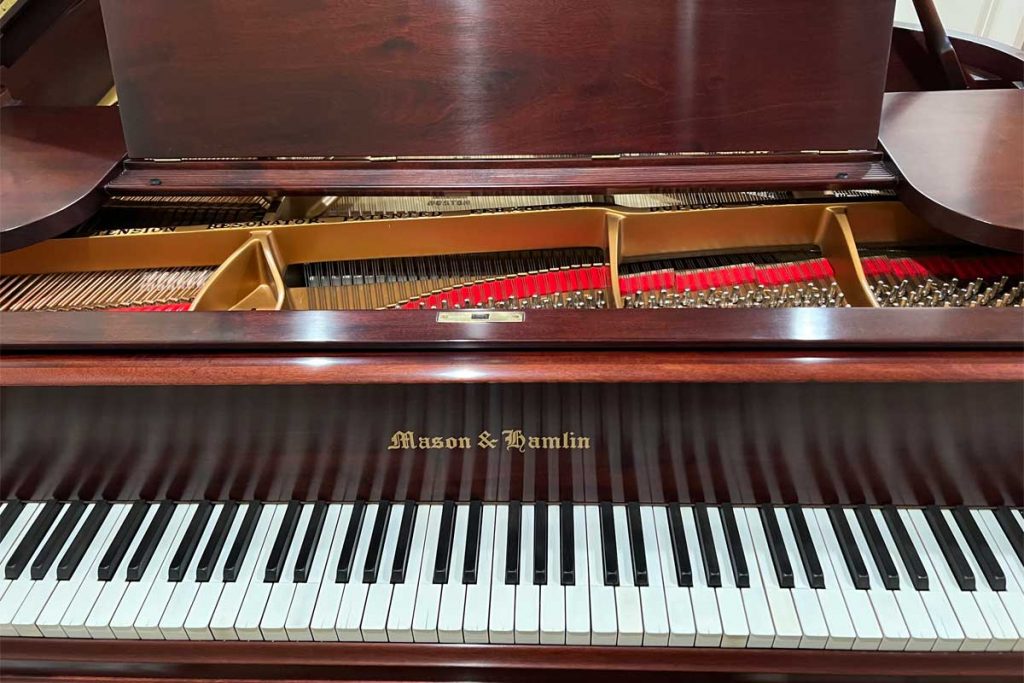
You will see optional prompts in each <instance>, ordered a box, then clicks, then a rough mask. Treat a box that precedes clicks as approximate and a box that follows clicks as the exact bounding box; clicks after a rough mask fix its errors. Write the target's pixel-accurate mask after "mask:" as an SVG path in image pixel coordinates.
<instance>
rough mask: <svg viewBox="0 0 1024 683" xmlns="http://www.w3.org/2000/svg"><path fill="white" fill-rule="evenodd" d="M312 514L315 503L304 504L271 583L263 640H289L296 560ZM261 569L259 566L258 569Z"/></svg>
mask: <svg viewBox="0 0 1024 683" xmlns="http://www.w3.org/2000/svg"><path fill="white" fill-rule="evenodd" d="M312 514H313V504H312V503H307V504H304V505H303V506H302V510H301V511H300V512H299V521H298V524H296V525H295V533H294V534H293V535H292V541H291V544H290V547H289V548H288V549H287V551H286V552H287V555H286V556H285V562H284V569H283V570H282V573H281V576H280V577H279V578H278V581H277V583H273V584H270V596H269V597H268V598H267V606H266V609H264V610H263V618H262V619H261V620H260V633H261V634H262V635H263V640H288V633H287V631H285V622H286V621H287V620H288V610H289V608H291V605H292V597H293V596H294V595H295V586H296V584H295V560H296V558H298V556H299V546H300V545H301V544H302V539H303V537H304V536H305V535H306V527H307V526H309V518H310V516H311V515H312ZM208 526H209V525H208ZM259 569H260V568H259V567H257V571H259ZM262 578H263V577H262V576H260V577H257V579H262Z"/></svg>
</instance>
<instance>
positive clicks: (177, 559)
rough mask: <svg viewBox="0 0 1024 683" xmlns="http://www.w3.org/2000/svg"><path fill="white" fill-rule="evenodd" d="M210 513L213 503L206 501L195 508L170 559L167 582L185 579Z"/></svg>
mask: <svg viewBox="0 0 1024 683" xmlns="http://www.w3.org/2000/svg"><path fill="white" fill-rule="evenodd" d="M212 513H213V503H211V502H210V501H208V500H204V501H202V502H201V503H199V505H197V506H196V511H195V512H194V513H192V520H191V521H190V522H189V523H188V528H187V529H185V536H184V537H183V538H182V539H181V543H180V544H179V545H178V549H177V550H176V551H175V552H174V557H172V558H171V564H170V566H169V567H168V568H167V580H168V581H172V582H178V581H182V580H183V579H184V578H185V574H186V572H187V571H188V565H189V564H190V563H191V562H192V558H193V556H195V554H196V548H197V547H199V539H200V537H202V535H203V530H204V529H205V528H206V524H207V523H208V522H209V521H210V515H211V514H212Z"/></svg>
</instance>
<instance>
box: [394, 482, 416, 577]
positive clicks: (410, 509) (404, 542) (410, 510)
mask: <svg viewBox="0 0 1024 683" xmlns="http://www.w3.org/2000/svg"><path fill="white" fill-rule="evenodd" d="M417 507H418V506H417V505H416V503H414V502H413V501H411V500H410V501H406V503H405V505H403V506H402V525H401V526H400V527H398V544H397V545H396V546H395V561H394V562H393V563H392V565H391V583H405V575H406V572H407V571H408V568H409V554H410V552H411V550H412V530H413V528H414V527H415V524H416V509H417Z"/></svg>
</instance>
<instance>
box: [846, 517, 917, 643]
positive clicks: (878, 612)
mask: <svg viewBox="0 0 1024 683" xmlns="http://www.w3.org/2000/svg"><path fill="white" fill-rule="evenodd" d="M843 513H844V514H845V515H846V521H847V523H848V524H849V525H850V529H851V530H852V531H853V540H854V543H856V544H857V548H858V549H859V550H860V555H861V557H863V558H864V566H865V567H866V568H867V571H868V582H869V585H870V588H868V589H867V594H868V600H870V601H871V606H872V607H874V609H875V616H876V617H878V625H879V626H881V627H882V643H881V645H879V646H878V649H880V650H896V651H900V650H905V649H907V645H908V644H909V642H910V631H909V630H908V629H907V625H906V623H905V622H904V621H903V615H902V614H901V613H900V608H899V605H897V604H896V596H895V595H894V591H890V590H887V589H886V588H885V586H884V585H883V584H882V575H881V574H879V573H878V567H877V566H876V565H875V558H874V557H873V556H872V555H871V550H870V549H869V548H868V543H867V539H866V538H865V537H864V531H863V530H862V529H861V528H860V522H858V521H857V517H856V516H855V515H854V514H853V509H852V508H846V509H844V510H843Z"/></svg>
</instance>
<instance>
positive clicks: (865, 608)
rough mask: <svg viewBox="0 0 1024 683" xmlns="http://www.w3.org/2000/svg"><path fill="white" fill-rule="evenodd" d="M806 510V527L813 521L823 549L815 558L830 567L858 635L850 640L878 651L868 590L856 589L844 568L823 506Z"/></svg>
mask: <svg viewBox="0 0 1024 683" xmlns="http://www.w3.org/2000/svg"><path fill="white" fill-rule="evenodd" d="M805 512H806V516H807V526H808V527H810V526H811V521H812V520H813V521H814V522H815V523H816V525H817V529H818V533H817V537H820V539H821V541H822V543H823V548H824V551H822V550H821V548H819V550H818V559H819V560H820V562H821V565H822V567H824V566H825V563H826V562H828V563H829V565H830V566H831V567H832V574H833V576H834V577H835V579H836V583H837V584H838V585H839V590H840V592H841V593H842V594H843V600H844V601H845V602H846V609H847V611H848V612H849V614H850V622H851V623H852V624H853V629H854V631H856V633H857V637H856V639H855V640H854V641H853V649H854V650H877V649H878V648H879V646H880V645H881V644H882V628H881V626H879V624H878V619H877V618H876V616H875V609H874V607H872V605H871V600H870V598H868V594H867V591H863V590H858V589H857V588H856V587H855V586H854V585H853V579H852V578H851V577H850V572H849V570H848V569H847V568H846V560H844V559H843V552H842V550H840V548H839V540H838V539H837V538H836V533H835V529H833V528H832V522H831V521H830V520H829V518H828V511H827V510H826V509H825V508H807V509H806V510H805ZM812 533H813V530H812ZM797 562H799V559H797ZM796 570H797V566H796V563H794V566H793V571H794V573H796Z"/></svg>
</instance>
